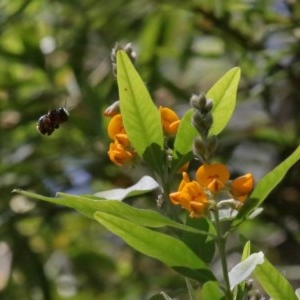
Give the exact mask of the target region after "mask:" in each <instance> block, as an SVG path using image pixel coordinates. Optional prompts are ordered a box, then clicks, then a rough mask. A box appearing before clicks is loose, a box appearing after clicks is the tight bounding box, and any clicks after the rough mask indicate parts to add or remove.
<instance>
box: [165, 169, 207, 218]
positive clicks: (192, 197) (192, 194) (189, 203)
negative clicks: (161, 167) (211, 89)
mask: <svg viewBox="0 0 300 300" xmlns="http://www.w3.org/2000/svg"><path fill="white" fill-rule="evenodd" d="M182 177H183V179H182V181H181V183H180V185H179V188H178V192H175V193H171V194H170V200H171V202H172V203H173V204H174V205H181V207H182V208H184V209H186V210H187V211H189V213H190V217H191V218H199V217H201V216H202V215H203V214H204V213H205V210H206V208H207V206H208V200H207V197H206V195H205V192H204V190H203V188H202V187H201V186H200V185H199V183H198V182H196V181H190V179H189V177H188V175H187V173H186V172H183V173H182Z"/></svg>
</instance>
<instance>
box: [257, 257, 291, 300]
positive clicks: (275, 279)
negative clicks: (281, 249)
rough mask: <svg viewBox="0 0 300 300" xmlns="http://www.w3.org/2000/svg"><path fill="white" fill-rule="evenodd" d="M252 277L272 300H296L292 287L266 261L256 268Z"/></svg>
mask: <svg viewBox="0 0 300 300" xmlns="http://www.w3.org/2000/svg"><path fill="white" fill-rule="evenodd" d="M254 275H255V277H256V279H257V280H258V281H259V283H260V284H261V286H262V287H263V288H264V290H265V291H266V292H267V293H268V295H269V296H270V297H272V299H273V300H283V299H288V300H297V296H296V294H295V292H294V290H293V288H292V286H291V285H290V284H289V282H288V281H287V280H286V279H285V278H284V277H283V276H282V274H280V273H279V272H278V270H277V269H276V268H275V267H274V266H273V265H272V264H271V263H270V262H269V261H268V260H266V259H265V261H264V263H263V264H262V265H259V266H257V267H256V269H255V271H254Z"/></svg>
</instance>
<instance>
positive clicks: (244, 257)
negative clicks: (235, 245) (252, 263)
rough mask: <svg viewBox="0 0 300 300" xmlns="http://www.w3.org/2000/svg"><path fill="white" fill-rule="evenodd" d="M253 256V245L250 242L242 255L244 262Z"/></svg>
mask: <svg viewBox="0 0 300 300" xmlns="http://www.w3.org/2000/svg"><path fill="white" fill-rule="evenodd" d="M250 254H251V244H250V242H249V241H248V242H247V243H246V244H245V246H244V249H243V254H242V261H243V260H245V259H246V258H247V257H248V256H249V255H250Z"/></svg>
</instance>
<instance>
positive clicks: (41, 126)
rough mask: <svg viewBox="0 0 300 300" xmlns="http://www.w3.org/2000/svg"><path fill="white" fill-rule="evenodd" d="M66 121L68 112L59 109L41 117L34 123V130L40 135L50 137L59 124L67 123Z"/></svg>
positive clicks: (61, 108) (63, 108) (64, 109)
mask: <svg viewBox="0 0 300 300" xmlns="http://www.w3.org/2000/svg"><path fill="white" fill-rule="evenodd" d="M68 119H69V112H68V110H67V109H66V108H65V107H59V108H56V109H53V110H50V111H48V113H47V114H45V115H43V116H41V117H40V118H39V119H38V121H37V123H36V129H37V130H38V131H39V132H40V133H41V134H47V135H51V134H52V133H53V131H54V130H55V129H57V128H59V125H60V124H61V123H63V122H66V121H68Z"/></svg>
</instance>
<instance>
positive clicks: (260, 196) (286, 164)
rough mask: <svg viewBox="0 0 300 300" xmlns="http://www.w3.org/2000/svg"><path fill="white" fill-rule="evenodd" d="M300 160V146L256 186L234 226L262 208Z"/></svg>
mask: <svg viewBox="0 0 300 300" xmlns="http://www.w3.org/2000/svg"><path fill="white" fill-rule="evenodd" d="M299 159H300V146H298V148H297V149H296V150H295V151H294V152H293V153H292V154H291V155H290V156H289V157H288V158H287V159H285V160H284V161H283V162H282V163H281V164H279V165H278V166H277V167H276V168H275V169H274V170H272V171H271V172H269V173H268V174H267V175H265V176H264V177H263V178H262V179H261V180H260V181H259V182H258V184H257V185H256V187H255V189H254V191H253V192H252V194H251V196H250V198H249V199H248V200H247V201H246V203H245V205H244V206H243V207H242V208H241V210H240V211H239V213H238V215H237V217H236V219H235V221H234V223H233V225H237V224H239V223H240V222H241V221H242V220H243V219H244V218H245V217H247V216H248V215H249V214H250V213H251V212H252V211H254V210H255V208H257V207H258V206H260V205H261V204H262V203H263V201H264V200H265V199H266V198H267V196H268V195H269V193H270V192H271V191H272V190H273V189H274V188H275V187H276V185H277V184H278V183H279V182H280V181H281V180H282V179H283V177H284V176H285V174H286V173H287V171H288V170H289V169H290V168H291V167H292V166H293V165H294V164H295V163H296V162H297V161H298V160H299Z"/></svg>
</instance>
